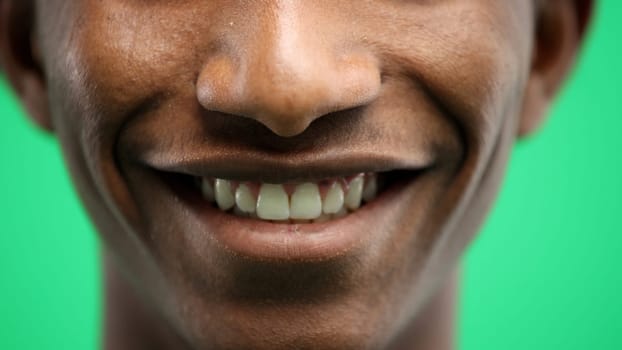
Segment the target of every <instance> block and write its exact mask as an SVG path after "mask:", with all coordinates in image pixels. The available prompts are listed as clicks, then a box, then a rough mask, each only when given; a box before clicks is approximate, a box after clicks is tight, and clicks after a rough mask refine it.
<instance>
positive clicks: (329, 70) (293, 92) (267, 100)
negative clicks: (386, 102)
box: [197, 9, 381, 137]
mask: <svg viewBox="0 0 622 350" xmlns="http://www.w3.org/2000/svg"><path fill="white" fill-rule="evenodd" d="M273 13H274V15H273V16H265V18H264V19H261V21H260V22H259V24H258V25H256V26H255V28H253V29H254V30H253V35H250V34H249V35H238V36H237V39H235V40H237V41H235V42H230V43H227V44H226V45H224V46H225V47H226V48H227V49H223V50H219V51H218V52H217V53H216V54H214V55H212V56H211V57H208V58H207V62H206V63H205V64H204V66H203V68H202V70H201V72H200V74H199V78H198V81H197V97H198V100H199V102H200V104H201V105H202V106H203V108H205V109H207V110H211V111H218V112H222V113H226V114H227V115H231V117H232V118H233V117H247V118H252V119H255V120H256V121H258V122H260V123H262V124H263V125H265V126H266V127H268V128H269V129H270V130H272V132H274V133H275V134H277V135H279V136H282V137H292V136H296V135H298V134H301V133H303V132H304V131H305V130H306V129H307V128H308V127H309V125H310V124H311V123H312V122H313V121H314V120H316V119H317V118H320V117H328V115H330V114H331V113H333V112H338V111H341V110H348V109H352V108H355V107H359V106H362V105H365V104H367V103H369V102H371V101H372V100H373V99H375V98H376V97H377V95H378V94H379V91H380V85H381V81H380V70H379V67H378V63H377V61H376V59H375V58H374V56H373V55H372V54H371V52H367V51H365V50H363V49H361V48H360V46H359V47H357V45H353V43H351V42H346V41H345V40H346V39H342V38H341V37H340V36H339V35H338V34H337V35H321V34H318V30H317V29H318V27H317V26H321V24H319V23H318V22H317V21H315V23H309V22H313V21H308V20H307V21H306V22H305V20H303V16H302V15H301V13H300V12H297V11H292V10H291V9H290V10H289V11H282V10H274V12H273ZM249 33H251V32H249Z"/></svg>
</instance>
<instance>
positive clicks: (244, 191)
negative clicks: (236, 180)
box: [235, 184, 257, 213]
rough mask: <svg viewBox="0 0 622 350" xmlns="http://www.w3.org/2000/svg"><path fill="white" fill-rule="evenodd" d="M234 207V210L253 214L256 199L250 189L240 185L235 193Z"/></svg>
mask: <svg viewBox="0 0 622 350" xmlns="http://www.w3.org/2000/svg"><path fill="white" fill-rule="evenodd" d="M235 205H236V208H238V209H240V211H242V212H244V213H254V212H255V207H256V206H257V199H255V196H253V193H252V192H251V189H250V188H249V187H248V186H247V185H245V184H240V186H238V189H237V190H236V191H235Z"/></svg>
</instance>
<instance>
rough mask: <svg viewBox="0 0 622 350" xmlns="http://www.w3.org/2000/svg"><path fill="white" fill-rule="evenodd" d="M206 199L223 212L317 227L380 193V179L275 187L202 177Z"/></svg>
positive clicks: (366, 176)
mask: <svg viewBox="0 0 622 350" xmlns="http://www.w3.org/2000/svg"><path fill="white" fill-rule="evenodd" d="M196 183H197V187H198V189H199V190H200V191H201V194H202V196H203V198H204V199H205V200H206V201H207V202H209V203H211V204H213V205H215V206H217V207H218V208H219V209H220V210H222V211H225V212H229V213H231V214H233V215H236V216H242V217H251V218H255V219H259V220H267V221H278V222H289V223H294V224H296V223H315V222H325V221H329V220H331V219H336V218H341V217H343V216H346V215H348V214H349V213H351V212H354V211H356V210H358V209H359V208H360V207H361V205H364V204H365V203H369V202H371V201H372V200H374V199H375V198H376V195H377V193H378V190H379V188H378V175H377V174H376V173H360V174H356V175H351V176H347V177H338V178H332V179H322V180H320V181H315V182H303V183H298V184H296V183H289V184H287V183H286V184H271V183H262V182H248V181H245V182H240V181H232V180H225V179H219V178H216V179H214V178H206V177H199V178H197V179H196Z"/></svg>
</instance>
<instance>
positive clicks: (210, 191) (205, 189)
mask: <svg viewBox="0 0 622 350" xmlns="http://www.w3.org/2000/svg"><path fill="white" fill-rule="evenodd" d="M201 193H203V198H205V199H206V200H207V201H209V202H213V201H214V200H215V198H214V187H212V184H211V183H210V181H209V180H208V179H206V178H201Z"/></svg>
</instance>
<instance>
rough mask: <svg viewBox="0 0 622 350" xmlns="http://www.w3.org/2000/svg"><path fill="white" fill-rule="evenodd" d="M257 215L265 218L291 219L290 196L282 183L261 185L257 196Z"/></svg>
mask: <svg viewBox="0 0 622 350" xmlns="http://www.w3.org/2000/svg"><path fill="white" fill-rule="evenodd" d="M257 216H259V218H261V219H264V220H287V219H289V198H288V197H287V193H286V192H285V189H284V188H283V186H282V185H273V184H263V185H261V189H260V190H259V197H258V198H257Z"/></svg>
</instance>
